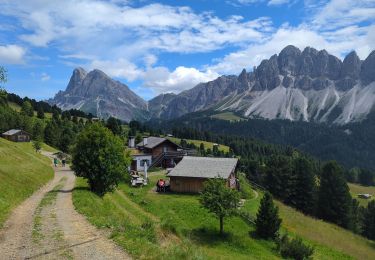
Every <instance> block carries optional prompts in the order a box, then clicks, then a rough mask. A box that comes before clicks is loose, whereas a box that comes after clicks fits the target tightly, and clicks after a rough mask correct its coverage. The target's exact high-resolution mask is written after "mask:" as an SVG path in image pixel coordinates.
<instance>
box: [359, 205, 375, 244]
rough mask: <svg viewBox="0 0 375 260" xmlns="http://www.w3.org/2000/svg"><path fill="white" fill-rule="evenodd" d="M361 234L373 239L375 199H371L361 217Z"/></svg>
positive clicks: (374, 231)
mask: <svg viewBox="0 0 375 260" xmlns="http://www.w3.org/2000/svg"><path fill="white" fill-rule="evenodd" d="M362 234H363V235H364V236H365V237H367V238H368V239H371V240H375V201H374V200H372V201H370V202H369V204H368V205H367V208H366V210H365V214H364V218H363V232H362Z"/></svg>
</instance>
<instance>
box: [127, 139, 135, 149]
mask: <svg viewBox="0 0 375 260" xmlns="http://www.w3.org/2000/svg"><path fill="white" fill-rule="evenodd" d="M128 146H129V148H135V138H134V136H129V144H128Z"/></svg>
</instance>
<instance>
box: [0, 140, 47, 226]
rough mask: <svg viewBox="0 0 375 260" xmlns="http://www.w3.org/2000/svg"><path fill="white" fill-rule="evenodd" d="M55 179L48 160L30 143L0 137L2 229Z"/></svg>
mask: <svg viewBox="0 0 375 260" xmlns="http://www.w3.org/2000/svg"><path fill="white" fill-rule="evenodd" d="M52 177H53V170H52V168H51V162H50V160H49V159H48V158H46V157H44V156H42V155H40V154H37V153H35V151H34V150H33V148H32V144H31V143H13V142H9V141H7V140H5V139H3V138H0V227H1V226H2V225H3V224H4V221H5V220H6V218H7V216H8V215H9V213H10V211H11V210H12V209H13V208H15V207H16V206H17V205H18V204H20V203H21V202H22V201H23V200H24V199H26V198H27V197H29V196H30V195H31V194H32V193H33V192H34V191H35V190H37V189H38V188H40V187H41V186H42V185H43V184H45V183H46V182H47V181H48V180H50V179H51V178H52Z"/></svg>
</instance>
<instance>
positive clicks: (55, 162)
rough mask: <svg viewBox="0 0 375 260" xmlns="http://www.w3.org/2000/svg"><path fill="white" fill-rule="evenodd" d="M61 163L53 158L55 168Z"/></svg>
mask: <svg viewBox="0 0 375 260" xmlns="http://www.w3.org/2000/svg"><path fill="white" fill-rule="evenodd" d="M58 163H59V161H58V160H57V158H56V157H55V158H53V164H54V165H55V167H57V164H58Z"/></svg>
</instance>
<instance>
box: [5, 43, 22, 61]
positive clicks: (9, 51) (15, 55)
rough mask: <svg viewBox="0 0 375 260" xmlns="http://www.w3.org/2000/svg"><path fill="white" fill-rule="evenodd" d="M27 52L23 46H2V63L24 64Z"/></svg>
mask: <svg viewBox="0 0 375 260" xmlns="http://www.w3.org/2000/svg"><path fill="white" fill-rule="evenodd" d="M25 54H26V50H25V49H24V48H22V47H21V46H18V45H14V44H10V45H0V63H3V64H23V63H24V56H25Z"/></svg>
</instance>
